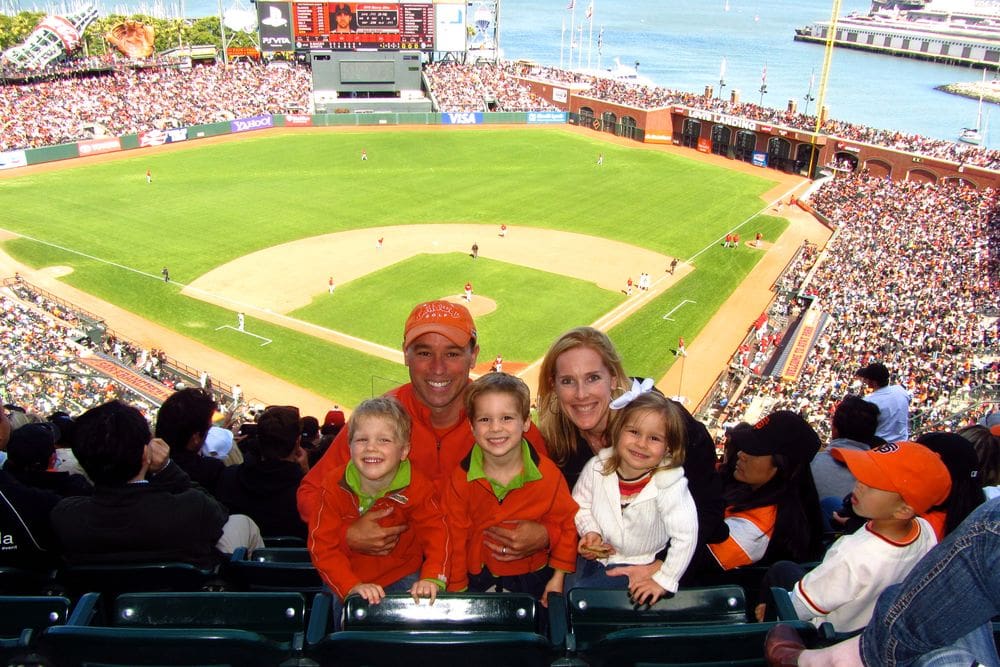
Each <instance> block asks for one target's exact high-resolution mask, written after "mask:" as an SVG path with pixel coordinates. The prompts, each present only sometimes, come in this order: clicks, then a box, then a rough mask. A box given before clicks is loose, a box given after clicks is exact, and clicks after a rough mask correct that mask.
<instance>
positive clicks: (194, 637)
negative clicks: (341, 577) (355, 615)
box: [39, 592, 305, 667]
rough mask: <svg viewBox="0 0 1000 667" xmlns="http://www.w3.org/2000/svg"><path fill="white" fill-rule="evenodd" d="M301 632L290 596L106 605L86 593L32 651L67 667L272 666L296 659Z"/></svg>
mask: <svg viewBox="0 0 1000 667" xmlns="http://www.w3.org/2000/svg"><path fill="white" fill-rule="evenodd" d="M105 607H107V608H109V609H110V610H111V611H110V613H109V615H108V616H106V617H105V616H104V612H103V609H104V608H105ZM304 630H305V598H303V597H302V596H301V595H299V594H298V593H273V592H272V593H246V592H194V593H190V592H189V593H163V592H157V593H127V594H123V595H120V596H118V598H117V599H115V600H114V601H113V602H111V603H110V604H108V605H104V604H102V603H101V601H100V594H99V593H88V594H87V595H85V596H84V597H83V598H82V599H81V600H80V602H79V603H78V604H77V606H76V608H75V609H74V610H73V614H72V615H71V616H70V619H69V621H68V622H67V623H66V624H65V625H62V626H57V627H52V628H48V629H47V630H46V631H45V632H43V633H42V635H41V638H40V640H39V651H40V652H41V653H42V654H43V655H46V656H49V657H51V658H52V659H53V660H54V661H55V662H56V664H58V665H60V666H63V665H66V666H68V667H73V666H76V665H92V664H100V665H234V666H240V667H243V666H248V667H254V666H257V665H261V666H264V665H269V666H273V665H279V664H281V663H283V662H285V661H288V660H294V659H296V658H298V657H300V654H301V650H302V646H303V637H304Z"/></svg>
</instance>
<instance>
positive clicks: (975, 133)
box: [958, 69, 986, 146]
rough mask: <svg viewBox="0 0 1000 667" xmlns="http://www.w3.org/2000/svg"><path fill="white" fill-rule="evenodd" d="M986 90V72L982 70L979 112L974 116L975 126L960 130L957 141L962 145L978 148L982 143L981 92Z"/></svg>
mask: <svg viewBox="0 0 1000 667" xmlns="http://www.w3.org/2000/svg"><path fill="white" fill-rule="evenodd" d="M985 88H986V70H985V69H983V83H982V86H981V87H980V88H979V112H978V113H977V114H976V126H975V127H966V128H963V129H962V133H961V134H959V135H958V140H959V141H961V142H962V143H966V144H972V145H974V146H978V145H979V144H981V143H983V133H982V126H983V90H984V89H985Z"/></svg>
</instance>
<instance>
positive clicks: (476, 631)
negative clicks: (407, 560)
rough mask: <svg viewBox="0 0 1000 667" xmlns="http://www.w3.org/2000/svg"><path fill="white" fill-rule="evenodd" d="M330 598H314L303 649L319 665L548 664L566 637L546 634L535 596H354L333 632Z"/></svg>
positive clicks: (525, 666)
mask: <svg viewBox="0 0 1000 667" xmlns="http://www.w3.org/2000/svg"><path fill="white" fill-rule="evenodd" d="M331 602H332V598H331V597H330V596H329V594H326V593H324V594H321V595H318V596H317V597H316V601H315V603H314V604H313V610H312V615H311V617H310V620H309V629H308V630H307V632H306V643H307V650H306V654H307V655H308V656H309V657H310V658H312V659H314V660H316V661H317V662H319V663H320V664H321V665H327V664H337V665H367V666H371V667H378V666H388V665H400V666H406V667H412V666H413V665H429V664H434V665H452V664H460V663H461V662H466V663H474V664H475V665H476V666H477V667H492V666H494V665H518V666H519V667H529V666H531V665H550V664H551V663H552V662H553V661H554V660H556V659H557V658H559V657H560V655H561V653H562V647H561V644H562V642H561V641H559V642H556V643H553V642H552V641H550V639H549V638H548V637H547V636H545V635H543V634H542V623H543V620H542V618H541V613H540V606H539V604H538V602H537V601H536V600H535V599H534V598H533V597H531V596H530V595H520V594H514V593H480V594H474V593H469V594H456V593H442V594H441V595H439V596H438V598H437V601H436V602H435V603H434V605H433V606H432V605H429V604H428V603H427V602H426V601H421V603H420V604H419V605H417V604H415V603H414V602H413V599H412V598H410V597H409V596H407V595H390V596H387V597H386V598H385V599H384V600H382V602H381V603H380V604H368V603H367V602H366V601H365V600H364V599H362V598H361V597H359V596H356V595H352V596H349V597H348V598H347V600H346V601H345V604H344V622H343V629H342V630H340V631H337V632H331V631H330V629H331V628H332V619H331V618H330V616H329V615H330V613H331V608H332V605H331Z"/></svg>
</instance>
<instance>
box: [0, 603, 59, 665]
mask: <svg viewBox="0 0 1000 667" xmlns="http://www.w3.org/2000/svg"><path fill="white" fill-rule="evenodd" d="M69 605H70V602H69V599H67V598H64V597H55V596H48V595H30V596H29V595H3V596H0V663H2V664H7V661H8V660H10V659H11V658H12V657H13V656H15V655H17V654H18V653H20V652H23V651H28V650H30V649H31V648H32V646H33V645H34V639H35V637H36V636H37V634H38V633H39V632H41V631H42V630H44V629H45V628H48V627H50V626H53V625H61V624H63V623H65V622H66V619H67V618H68V617H69Z"/></svg>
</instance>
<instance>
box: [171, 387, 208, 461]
mask: <svg viewBox="0 0 1000 667" xmlns="http://www.w3.org/2000/svg"><path fill="white" fill-rule="evenodd" d="M215 408H216V403H215V399H214V398H213V397H212V394H210V393H209V392H207V391H205V390H204V389H201V388H198V387H191V388H188V389H181V390H180V391H176V392H174V393H173V394H171V395H170V396H169V397H168V398H167V400H165V401H164V402H163V405H161V406H160V411H159V412H158V413H157V415H156V437H157V438H162V439H163V440H164V441H166V443H167V444H168V445H170V455H171V456H174V455H176V453H177V452H183V451H195V452H196V451H198V450H199V449H201V445H202V443H203V442H204V440H205V435H206V434H208V429H209V428H211V426H212V416H213V415H214V414H215Z"/></svg>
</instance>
